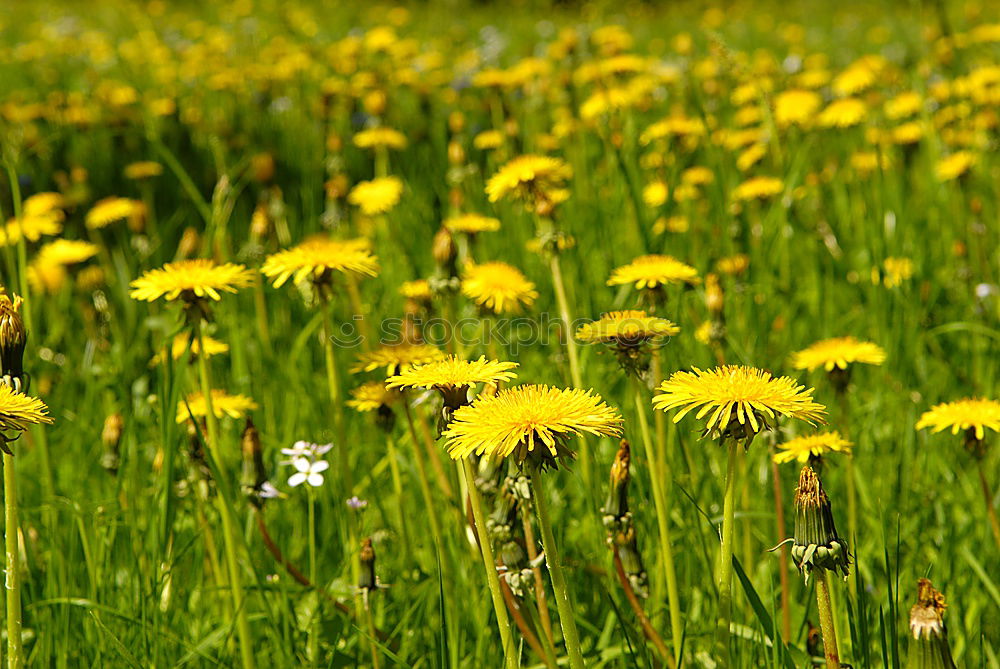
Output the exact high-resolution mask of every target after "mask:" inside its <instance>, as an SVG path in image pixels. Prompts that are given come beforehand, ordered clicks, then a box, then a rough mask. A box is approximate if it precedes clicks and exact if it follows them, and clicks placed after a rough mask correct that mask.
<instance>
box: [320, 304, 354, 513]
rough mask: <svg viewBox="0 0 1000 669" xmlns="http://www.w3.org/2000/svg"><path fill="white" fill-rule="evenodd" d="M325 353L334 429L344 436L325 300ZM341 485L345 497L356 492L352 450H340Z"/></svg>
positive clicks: (342, 408) (338, 383) (331, 335)
mask: <svg viewBox="0 0 1000 669" xmlns="http://www.w3.org/2000/svg"><path fill="white" fill-rule="evenodd" d="M323 353H324V356H325V357H326V389H327V392H329V394H330V408H331V409H332V410H333V429H334V432H335V433H336V434H340V435H342V434H344V407H343V405H342V403H341V401H340V376H339V375H338V374H337V358H336V355H335V354H334V351H333V322H332V319H331V316H330V302H329V301H328V300H323ZM338 450H339V451H340V457H339V458H338V460H339V461H340V463H339V464H340V484H341V486H343V492H344V496H345V497H350V496H351V495H352V494H353V492H354V476H353V473H352V472H351V462H350V460H349V455H350V449H349V448H346V447H345V448H340V449H338Z"/></svg>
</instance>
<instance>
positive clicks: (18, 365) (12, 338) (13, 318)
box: [0, 288, 28, 391]
mask: <svg viewBox="0 0 1000 669" xmlns="http://www.w3.org/2000/svg"><path fill="white" fill-rule="evenodd" d="M0 290H2V288H0ZM22 301H23V300H22V299H21V298H20V297H14V299H13V300H11V299H10V297H9V296H8V295H7V293H5V292H0V382H3V383H5V384H7V385H8V386H10V387H11V388H13V389H14V390H17V391H21V390H23V388H24V386H25V385H26V383H25V378H24V345H25V343H26V342H27V341H28V332H27V331H26V330H25V329H24V321H23V320H21V303H22Z"/></svg>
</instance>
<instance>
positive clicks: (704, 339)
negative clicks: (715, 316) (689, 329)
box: [694, 321, 715, 346]
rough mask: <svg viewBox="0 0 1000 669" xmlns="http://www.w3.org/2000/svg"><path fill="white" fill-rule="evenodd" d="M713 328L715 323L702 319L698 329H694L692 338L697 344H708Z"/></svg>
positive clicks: (710, 341)
mask: <svg viewBox="0 0 1000 669" xmlns="http://www.w3.org/2000/svg"><path fill="white" fill-rule="evenodd" d="M714 330H715V325H714V324H713V323H712V321H702V323H701V325H699V326H698V329H696V330H695V331H694V338H695V341H697V342H698V343H699V344H704V345H705V346H708V345H709V344H711V343H712V333H713V332H714Z"/></svg>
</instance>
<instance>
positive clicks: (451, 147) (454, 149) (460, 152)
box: [448, 140, 465, 165]
mask: <svg viewBox="0 0 1000 669" xmlns="http://www.w3.org/2000/svg"><path fill="white" fill-rule="evenodd" d="M448 162H449V163H451V164H452V165H462V164H464V163H465V149H463V148H462V145H461V144H460V143H459V142H457V141H455V140H451V141H450V142H448Z"/></svg>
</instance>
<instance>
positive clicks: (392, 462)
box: [385, 437, 410, 557]
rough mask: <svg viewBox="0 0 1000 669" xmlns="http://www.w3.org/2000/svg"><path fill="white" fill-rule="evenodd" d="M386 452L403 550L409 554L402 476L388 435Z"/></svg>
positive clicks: (392, 443)
mask: <svg viewBox="0 0 1000 669" xmlns="http://www.w3.org/2000/svg"><path fill="white" fill-rule="evenodd" d="M385 445H386V452H387V454H388V458H389V472H390V473H391V474H392V491H393V492H394V493H396V508H397V510H398V511H399V532H400V536H401V538H402V540H403V552H404V553H405V554H406V556H407V557H409V556H410V534H409V531H408V530H407V529H406V528H407V525H409V523H407V522H406V503H405V501H404V499H403V478H402V476H400V474H399V458H398V456H397V454H396V442H395V441H394V440H393V439H392V438H391V437H390V438H389V439H386V444H385Z"/></svg>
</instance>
